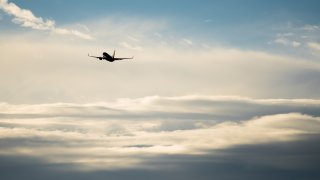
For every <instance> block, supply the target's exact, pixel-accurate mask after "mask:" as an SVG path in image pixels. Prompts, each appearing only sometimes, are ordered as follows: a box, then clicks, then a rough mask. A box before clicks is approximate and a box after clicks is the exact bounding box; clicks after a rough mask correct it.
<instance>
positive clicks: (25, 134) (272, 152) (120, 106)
mask: <svg viewBox="0 0 320 180" xmlns="http://www.w3.org/2000/svg"><path fill="white" fill-rule="evenodd" d="M319 105H320V102H319V100H312V99H249V98H243V97H212V96H183V97H146V98H141V99H120V100H118V101H116V102H110V103H94V104H65V103H60V104H38V105H11V104H7V103H2V104H1V105H0V111H1V112H2V114H1V119H0V144H1V150H0V157H1V159H3V160H4V161H3V162H5V163H1V168H9V167H10V166H17V168H18V167H23V166H25V165H24V162H28V163H27V164H28V165H29V162H31V161H32V162H33V163H31V165H32V166H33V165H39V166H42V165H44V164H45V165H46V166H47V167H48V168H47V170H48V171H50V172H51V173H52V172H54V171H58V172H62V173H71V172H73V171H81V172H83V173H85V174H86V175H87V176H90V174H91V173H93V172H95V174H99V173H102V174H105V175H112V174H113V173H115V174H117V172H127V171H128V172H129V171H132V172H134V173H138V174H140V173H141V172H140V170H143V169H144V170H145V172H144V173H146V174H148V172H153V173H156V172H159V171H161V172H166V171H168V170H169V169H171V171H173V172H175V173H178V172H184V171H186V172H187V171H188V168H190V169H193V170H194V171H195V172H196V173H201V172H202V173H204V172H206V173H207V175H208V176H212V174H211V175H209V174H210V172H212V170H213V172H215V171H214V169H219V168H220V169H221V168H222V169H225V168H227V169H228V168H232V166H240V165H241V166H243V165H244V166H246V165H247V166H253V168H254V169H255V170H259V168H262V167H266V168H263V170H266V171H267V170H270V171H271V170H272V171H279V172H282V171H298V172H300V171H310V172H314V171H315V170H316V169H317V166H316V165H317V163H316V161H309V159H312V158H319V157H318V156H317V153H314V154H307V152H309V150H308V147H309V146H310V147H312V144H313V143H314V142H317V141H319V133H320V119H319V114H318V113H319V112H320V111H319V108H320V106H319ZM287 145H289V146H293V147H295V148H294V149H292V150H291V149H287ZM283 148H285V151H287V150H288V152H290V153H291V155H290V156H282V155H284V153H283V152H282V151H283V150H284V149H283ZM314 148H316V149H319V148H318V147H317V146H314ZM261 150H263V151H261ZM260 152H261V153H262V152H263V156H262V157H261V153H260ZM280 156H281V157H280ZM15 157H21V158H19V159H16V158H15ZM278 158H282V159H284V160H283V161H281V160H279V159H278ZM285 160H287V161H285ZM202 166H203V167H205V169H201V168H200V167H202ZM59 167H60V168H59ZM130 169H131V170H130ZM139 169H140V170H139ZM209 170H210V171H209ZM225 170H226V169H225ZM230 170H232V169H230ZM33 171H34V170H33ZM246 171H247V170H245V169H238V170H237V172H238V173H243V172H246ZM254 172H255V173H256V172H257V171H254ZM144 173H142V174H144ZM129 174H130V173H129ZM6 175H7V176H6V177H10V174H6ZM220 175H222V174H220ZM224 175H225V174H224ZM117 176H118V175H117ZM208 176H202V177H204V179H205V178H208ZM39 177H40V175H39ZM41 177H42V176H41Z"/></svg>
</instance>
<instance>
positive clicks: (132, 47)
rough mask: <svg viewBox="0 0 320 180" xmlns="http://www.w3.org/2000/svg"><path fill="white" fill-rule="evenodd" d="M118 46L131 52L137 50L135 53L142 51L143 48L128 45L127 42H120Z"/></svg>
mask: <svg viewBox="0 0 320 180" xmlns="http://www.w3.org/2000/svg"><path fill="white" fill-rule="evenodd" d="M120 45H121V46H123V47H125V48H128V49H132V50H137V51H142V50H143V48H142V47H141V46H138V45H132V44H130V43H128V42H121V43H120Z"/></svg>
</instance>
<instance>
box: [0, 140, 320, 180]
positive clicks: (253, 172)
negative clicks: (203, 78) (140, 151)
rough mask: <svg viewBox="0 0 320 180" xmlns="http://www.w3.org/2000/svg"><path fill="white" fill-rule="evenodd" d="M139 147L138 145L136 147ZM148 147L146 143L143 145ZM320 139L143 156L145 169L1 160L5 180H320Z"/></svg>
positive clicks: (0, 157) (5, 158)
mask: <svg viewBox="0 0 320 180" xmlns="http://www.w3.org/2000/svg"><path fill="white" fill-rule="evenodd" d="M137 146H139V147H140V145H137ZM142 146H144V145H142ZM319 152H320V135H319V134H316V135H304V136H301V137H300V139H299V140H296V141H290V142H281V143H264V144H255V145H241V146H235V147H230V148H228V149H223V150H218V151H216V150H215V151H214V152H212V153H211V154H207V155H162V156H151V157H150V156H149V157H145V158H146V162H148V163H147V164H146V167H148V166H150V167H152V168H128V169H118V170H100V171H75V170H73V169H72V168H70V164H48V163H46V162H43V161H39V160H37V159H35V158H28V157H23V156H20V157H19V156H0V172H1V177H2V178H4V179H12V180H15V179H23V178H25V177H28V178H29V179H34V180H38V179H62V180H63V179H68V180H70V179H93V180H100V179H119V180H124V179H156V180H158V179H159V180H160V179H186V180H189V179H190V180H191V179H200V180H210V179H226V180H228V179H238V180H241V179H246V180H247V179H261V180H269V179H284V180H286V179H288V180H292V179H293V180H295V179H297V180H298V179H306V180H316V179H319V178H320V171H319V170H320V169H319V167H320V155H319Z"/></svg>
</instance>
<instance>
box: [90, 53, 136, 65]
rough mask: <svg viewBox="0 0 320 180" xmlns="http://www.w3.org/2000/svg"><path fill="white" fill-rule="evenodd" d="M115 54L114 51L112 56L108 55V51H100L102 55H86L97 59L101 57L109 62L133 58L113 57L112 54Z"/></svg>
mask: <svg viewBox="0 0 320 180" xmlns="http://www.w3.org/2000/svg"><path fill="white" fill-rule="evenodd" d="M115 55H116V51H113V55H112V56H110V55H109V54H108V53H106V52H103V53H102V56H100V57H99V56H90V55H89V54H88V56H89V57H93V58H97V59H99V60H102V59H104V60H106V61H109V62H113V61H118V60H124V59H133V57H131V58H115V57H114V56H115Z"/></svg>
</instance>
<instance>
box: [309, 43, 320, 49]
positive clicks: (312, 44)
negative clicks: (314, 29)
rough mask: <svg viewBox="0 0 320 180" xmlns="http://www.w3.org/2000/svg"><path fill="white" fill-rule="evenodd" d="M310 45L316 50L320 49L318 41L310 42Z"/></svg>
mask: <svg viewBox="0 0 320 180" xmlns="http://www.w3.org/2000/svg"><path fill="white" fill-rule="evenodd" d="M308 47H309V48H310V49H312V50H314V51H320V44H319V43H317V42H309V43H308Z"/></svg>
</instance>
